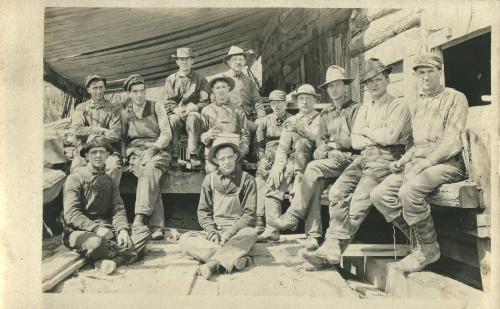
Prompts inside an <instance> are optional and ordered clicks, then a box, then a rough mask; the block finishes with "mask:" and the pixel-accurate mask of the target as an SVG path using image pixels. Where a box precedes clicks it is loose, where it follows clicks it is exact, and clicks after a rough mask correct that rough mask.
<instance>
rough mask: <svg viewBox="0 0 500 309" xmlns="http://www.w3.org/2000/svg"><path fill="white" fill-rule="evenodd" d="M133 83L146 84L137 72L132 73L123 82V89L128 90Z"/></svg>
mask: <svg viewBox="0 0 500 309" xmlns="http://www.w3.org/2000/svg"><path fill="white" fill-rule="evenodd" d="M135 84H144V85H146V82H145V81H144V78H142V76H140V75H139V74H132V75H130V76H129V77H127V79H126V80H125V81H124V82H123V89H125V91H130V88H131V87H132V86H133V85H135Z"/></svg>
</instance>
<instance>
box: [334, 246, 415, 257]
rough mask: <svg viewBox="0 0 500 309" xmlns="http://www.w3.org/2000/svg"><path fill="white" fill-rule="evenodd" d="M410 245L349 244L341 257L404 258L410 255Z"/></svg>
mask: <svg viewBox="0 0 500 309" xmlns="http://www.w3.org/2000/svg"><path fill="white" fill-rule="evenodd" d="M410 251H411V246H410V245H399V244H398V245H393V244H350V245H349V246H348V247H347V249H346V250H345V252H344V253H343V254H342V256H343V257H364V256H388V257H391V256H406V255H408V254H409V253H410Z"/></svg>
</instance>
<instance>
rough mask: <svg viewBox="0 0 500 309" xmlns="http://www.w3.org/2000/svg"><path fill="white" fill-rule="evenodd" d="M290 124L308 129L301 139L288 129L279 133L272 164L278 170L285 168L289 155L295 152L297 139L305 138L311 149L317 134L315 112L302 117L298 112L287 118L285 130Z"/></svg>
mask: <svg viewBox="0 0 500 309" xmlns="http://www.w3.org/2000/svg"><path fill="white" fill-rule="evenodd" d="M292 124H295V125H296V126H305V127H306V128H307V129H308V132H307V136H306V137H302V136H300V135H299V134H298V133H295V132H292V131H290V130H289V129H285V130H283V131H282V132H281V136H280V140H279V144H278V148H277V149H276V157H275V159H274V164H277V166H279V167H280V168H284V167H285V165H286V162H287V159H288V157H289V155H291V154H292V153H294V152H295V144H296V143H297V141H298V140H299V139H303V138H306V139H307V140H308V141H309V143H310V145H311V148H313V146H314V144H315V141H316V140H317V138H318V134H319V126H320V117H319V113H318V112H317V111H312V112H311V113H310V114H308V115H304V114H302V113H301V112H299V113H297V114H295V115H293V116H292V117H290V118H288V119H287V120H286V121H285V124H284V126H285V128H287V126H288V125H292Z"/></svg>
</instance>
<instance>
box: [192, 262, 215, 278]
mask: <svg viewBox="0 0 500 309" xmlns="http://www.w3.org/2000/svg"><path fill="white" fill-rule="evenodd" d="M217 265H218V263H217V262H215V261H209V262H207V263H205V264H203V265H201V266H200V267H198V269H197V270H196V274H197V275H198V276H202V277H203V278H205V280H209V279H210V277H212V275H213V274H214V273H215V272H216V271H217Z"/></svg>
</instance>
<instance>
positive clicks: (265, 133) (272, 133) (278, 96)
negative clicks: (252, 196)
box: [255, 90, 293, 240]
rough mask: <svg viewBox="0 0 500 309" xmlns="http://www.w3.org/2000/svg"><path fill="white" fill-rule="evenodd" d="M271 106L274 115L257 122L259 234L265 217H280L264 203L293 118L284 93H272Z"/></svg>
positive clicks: (267, 234)
mask: <svg viewBox="0 0 500 309" xmlns="http://www.w3.org/2000/svg"><path fill="white" fill-rule="evenodd" d="M269 104H270V105H271V108H272V110H273V113H272V114H269V115H267V116H264V117H262V118H259V119H257V120H256V121H255V123H256V124H257V131H256V142H257V145H258V148H257V153H258V158H259V162H258V165H257V171H256V172H255V182H256V183H257V222H256V225H255V227H256V228H257V232H258V233H259V232H262V231H264V222H265V220H264V216H265V217H266V218H267V219H268V220H269V219H271V218H277V217H278V216H279V215H280V212H279V209H275V208H272V207H270V208H269V211H267V209H266V208H265V203H264V201H265V195H266V191H267V185H266V180H267V178H268V177H269V171H270V170H271V167H272V166H273V163H274V157H275V155H276V148H277V147H278V144H279V140H280V136H281V133H282V131H283V128H284V124H285V121H286V120H287V119H288V118H289V117H291V116H292V115H290V114H289V113H288V112H287V111H286V107H287V104H288V103H287V101H286V93H285V92H284V91H281V90H273V91H271V93H270V94H269ZM292 165H293V164H292ZM276 211H278V212H276ZM266 228H267V229H271V227H270V226H266ZM269 235H271V233H270V232H269V231H268V232H266V233H265V235H264V236H263V237H264V238H263V239H261V236H262V235H261V236H259V239H260V240H264V239H266V238H268V237H269ZM272 235H274V234H272ZM278 236H279V235H278ZM275 238H276V237H275Z"/></svg>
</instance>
